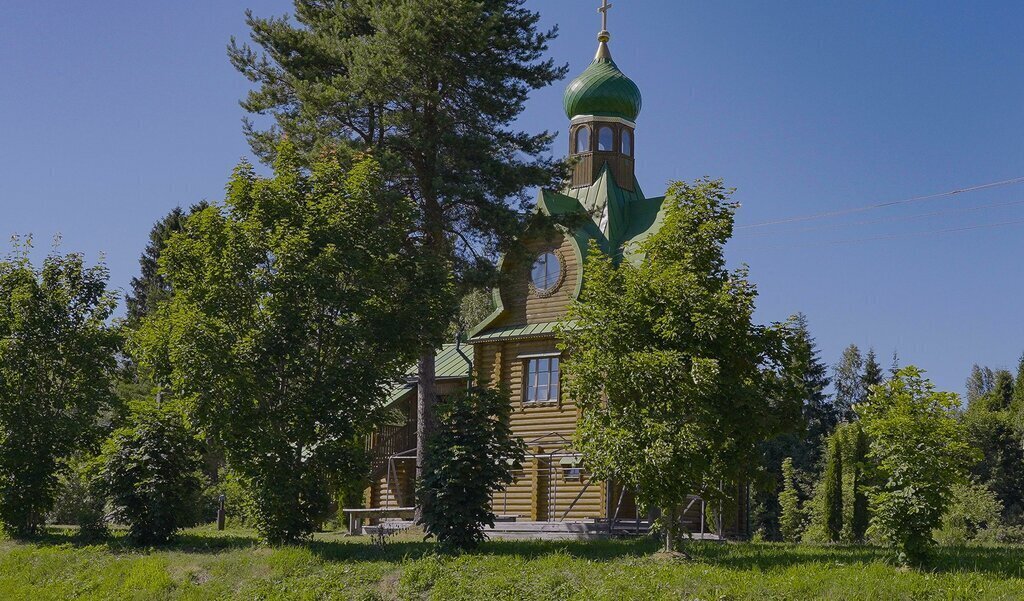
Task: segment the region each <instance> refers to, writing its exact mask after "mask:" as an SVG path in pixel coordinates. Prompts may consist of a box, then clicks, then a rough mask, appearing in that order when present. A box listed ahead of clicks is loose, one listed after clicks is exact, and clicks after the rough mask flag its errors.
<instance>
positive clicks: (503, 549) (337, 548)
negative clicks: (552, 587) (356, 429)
mask: <svg viewBox="0 0 1024 601" xmlns="http://www.w3.org/2000/svg"><path fill="white" fill-rule="evenodd" d="M306 545H307V546H308V547H309V549H310V550H311V551H313V552H314V553H316V554H317V555H318V556H320V557H321V558H323V559H324V560H326V561H402V560H407V559H418V558H420V557H424V556H426V555H438V554H440V553H439V551H438V547H437V544H436V543H434V542H431V541H418V540H401V541H393V542H389V543H387V544H386V545H383V546H377V545H374V544H372V543H370V542H369V541H368V540H367V539H363V538H356V539H348V540H342V541H332V540H313V541H311V542H309V543H307V544H306ZM657 550H658V543H657V541H654V540H652V539H650V538H641V539H629V540H597V541H511V540H494V541H487V542H485V543H484V544H483V545H481V546H480V547H479V548H478V549H477V550H476V551H474V552H473V553H472V554H473V555H478V556H488V555H491V556H505V557H521V558H524V559H536V558H540V557H545V556H548V555H553V554H562V555H567V556H570V557H575V558H579V559H586V560H590V561H602V560H603V561H608V560H613V559H622V558H627V557H643V556H645V555H650V554H651V553H654V552H655V551H657Z"/></svg>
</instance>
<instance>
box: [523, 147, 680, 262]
mask: <svg viewBox="0 0 1024 601" xmlns="http://www.w3.org/2000/svg"><path fill="white" fill-rule="evenodd" d="M664 200H665V197H664V196H661V197H657V198H646V197H645V196H644V193H643V190H642V189H641V188H640V183H639V182H637V181H636V180H635V179H634V181H633V189H632V190H627V189H625V188H622V187H620V186H619V185H618V183H617V182H616V181H615V176H614V175H613V174H612V171H611V169H609V168H608V165H607V164H605V165H604V167H603V168H602V169H601V175H600V176H598V178H597V181H595V182H594V183H593V184H591V185H589V186H583V187H580V188H570V189H568V190H563V191H562V192H549V191H542V192H541V193H540V194H539V195H538V198H537V209H538V210H539V211H542V212H544V213H546V214H548V215H552V216H557V215H571V214H585V215H588V216H589V217H590V219H589V220H586V221H585V222H584V223H583V224H582V225H581V226H580V227H578V228H577V229H576V231H574V232H573V236H574V237H575V238H576V240H577V241H578V242H579V243H580V245H581V246H582V251H583V253H584V255H585V254H586V248H587V246H588V245H589V242H590V240H596V241H597V243H598V244H599V245H600V246H601V250H603V251H604V252H605V253H607V254H609V255H611V256H612V257H614V258H616V259H621V258H623V257H627V258H629V259H630V260H632V259H633V258H635V257H636V256H637V254H636V249H635V248H631V247H635V244H633V243H635V242H639V241H641V240H643V239H644V238H646V237H647V236H649V235H650V234H651V233H652V232H654V231H657V229H658V228H659V227H660V226H661V222H662V220H663V218H664V215H663V208H664V207H663V205H664Z"/></svg>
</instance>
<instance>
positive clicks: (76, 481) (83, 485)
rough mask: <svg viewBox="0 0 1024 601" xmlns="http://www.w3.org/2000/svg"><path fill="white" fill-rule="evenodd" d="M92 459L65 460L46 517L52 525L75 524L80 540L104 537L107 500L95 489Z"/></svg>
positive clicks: (73, 458) (76, 457)
mask: <svg viewBox="0 0 1024 601" xmlns="http://www.w3.org/2000/svg"><path fill="white" fill-rule="evenodd" d="M95 475H96V463H95V457H89V456H85V455H82V454H79V455H75V456H73V457H72V458H71V459H69V460H68V462H67V465H66V466H65V467H64V469H63V470H61V471H60V473H59V474H58V476H57V487H56V494H55V496H54V503H53V508H52V509H51V510H50V513H49V514H48V515H47V517H46V521H47V522H49V523H51V524H60V525H75V526H78V528H79V534H80V538H83V539H86V540H98V539H101V538H103V537H104V536H105V535H106V534H107V524H106V500H105V499H104V498H103V495H102V493H100V492H99V491H97V490H96V486H95V484H94V479H95Z"/></svg>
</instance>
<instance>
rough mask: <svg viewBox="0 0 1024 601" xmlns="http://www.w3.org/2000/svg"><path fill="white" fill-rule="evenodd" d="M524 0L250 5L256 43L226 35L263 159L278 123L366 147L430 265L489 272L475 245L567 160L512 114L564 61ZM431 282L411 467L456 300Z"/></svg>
mask: <svg viewBox="0 0 1024 601" xmlns="http://www.w3.org/2000/svg"><path fill="white" fill-rule="evenodd" d="M524 4H525V2H524V0H295V3H294V6H295V15H294V20H291V19H288V18H267V19H264V18H258V17H255V16H254V15H253V14H252V13H251V12H250V13H248V24H249V27H250V28H251V30H252V31H251V36H252V39H253V41H254V42H255V45H256V46H257V47H258V48H259V49H260V50H255V49H253V48H252V47H250V46H247V45H239V44H238V43H236V42H235V40H232V41H231V44H230V46H229V50H228V53H229V56H230V59H231V62H232V64H233V65H234V66H235V67H236V68H237V69H238V70H239V71H240V72H242V73H243V74H244V75H245V76H246V77H247V78H249V80H250V81H252V82H253V83H254V84H256V85H257V88H256V89H255V90H253V91H251V92H250V93H249V95H248V96H247V98H246V99H245V100H244V101H243V102H242V106H243V107H244V108H245V109H246V110H247V111H249V112H250V113H253V114H260V115H271V116H272V117H273V118H274V120H275V125H274V126H273V127H271V128H270V129H267V130H258V129H257V128H256V127H255V126H254V125H253V124H252V123H251V122H248V121H247V122H246V134H247V136H248V138H249V141H250V143H251V145H252V148H253V150H254V151H255V152H256V153H257V154H258V155H259V156H260V157H262V158H263V159H265V160H269V159H271V158H272V157H273V155H274V152H275V147H276V142H277V140H278V139H279V137H280V136H281V135H287V136H288V138H289V140H290V141H291V143H292V144H294V145H295V146H296V147H297V149H298V151H299V152H300V153H301V154H302V155H304V156H305V157H306V159H305V160H306V162H307V163H308V162H310V158H311V157H316V156H317V155H319V154H320V153H323V152H331V153H334V154H336V155H337V156H339V159H340V160H342V162H343V163H344V161H346V160H348V159H349V158H351V157H354V156H357V155H359V154H360V153H364V152H372V153H373V154H374V155H375V157H376V159H377V160H378V162H380V163H381V164H382V165H383V168H384V173H385V177H386V179H387V183H388V184H390V185H391V186H392V187H394V188H395V189H397V190H398V191H400V192H401V193H402V194H403V195H404V196H407V197H408V198H410V199H412V200H413V201H414V203H415V204H416V206H417V209H418V216H417V220H416V222H417V224H418V228H419V231H418V232H417V233H416V235H415V240H416V241H417V242H418V243H419V244H420V245H421V246H422V247H423V248H424V249H426V250H427V251H428V252H427V253H426V256H428V257H430V258H431V259H432V261H433V262H434V264H435V266H436V265H441V266H444V267H446V268H448V267H450V268H454V270H455V273H456V274H457V276H458V277H459V278H461V279H462V280H463V281H466V280H472V279H474V275H476V274H479V273H480V272H481V271H482V272H483V273H489V274H493V266H492V265H491V264H490V262H489V261H486V260H484V259H482V258H481V256H492V255H493V252H489V251H495V250H499V251H504V250H508V248H509V246H510V242H511V241H512V240H513V239H514V237H515V236H517V235H518V234H519V233H520V232H522V230H523V227H524V225H525V217H524V215H526V214H527V212H526V211H525V210H524V209H525V208H526V202H527V200H528V198H529V197H528V194H529V192H530V191H532V189H533V188H536V187H538V186H549V185H552V184H554V183H555V182H556V180H559V179H561V178H562V176H563V174H564V172H565V170H564V168H563V167H562V165H561V163H559V162H556V161H554V160H552V159H550V158H547V155H548V151H549V150H550V145H551V142H552V140H553V137H554V136H553V135H552V134H550V133H548V132H541V133H538V134H530V133H527V132H523V131H519V130H518V129H516V127H515V124H516V120H517V118H518V117H519V115H520V114H521V113H522V111H523V109H524V105H525V102H526V100H527V98H528V96H529V94H530V93H531V92H532V91H534V90H537V89H540V88H543V87H545V86H548V85H550V84H551V83H553V82H555V81H557V80H559V79H561V78H562V77H564V75H565V73H566V68H565V67H561V66H556V65H555V64H554V63H553V62H552V61H551V60H549V59H545V58H544V54H545V52H546V51H547V47H548V43H549V42H550V41H551V40H552V39H554V37H555V36H556V34H557V31H556V30H554V29H553V30H550V31H541V30H539V29H538V22H539V20H540V16H539V15H538V14H537V13H536V12H534V11H531V10H528V9H526V8H524V7H523V6H524ZM481 250H483V251H484V252H483V253H481V252H480V251H481ZM481 268H482V269H481ZM435 292H436V296H437V298H436V299H435V301H434V304H435V305H436V306H435V308H434V311H433V314H434V316H435V319H436V323H435V324H433V325H434V326H435V327H433V328H432V330H431V331H426V332H424V335H425V339H423V340H420V341H418V342H419V344H420V345H421V349H422V350H421V354H420V364H419V374H418V382H419V386H418V390H419V393H418V394H419V398H418V401H417V404H418V411H419V414H420V415H422V416H424V417H423V419H420V420H419V427H420V431H419V432H418V434H417V439H418V442H417V447H418V448H417V450H418V452H419V456H420V458H421V460H420V462H419V465H420V466H422V464H423V462H424V461H425V459H426V455H427V449H426V447H425V442H426V440H427V439H428V438H429V434H430V430H431V429H432V427H433V423H434V418H433V409H432V406H433V403H434V398H435V385H434V363H433V358H434V349H435V347H436V345H437V344H439V343H440V342H441V340H442V338H443V335H444V331H445V328H446V327H447V325H448V324H449V323H450V322H451V321H452V319H453V318H454V316H455V313H456V311H457V298H456V294H455V290H454V288H453V287H445V286H441V287H439V289H438V290H436V291H435ZM413 342H417V341H413ZM418 469H419V468H418Z"/></svg>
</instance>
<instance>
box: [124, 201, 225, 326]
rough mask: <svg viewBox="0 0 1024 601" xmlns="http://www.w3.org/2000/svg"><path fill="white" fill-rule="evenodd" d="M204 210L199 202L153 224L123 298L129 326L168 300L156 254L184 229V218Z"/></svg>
mask: <svg viewBox="0 0 1024 601" xmlns="http://www.w3.org/2000/svg"><path fill="white" fill-rule="evenodd" d="M208 206H209V204H208V203H207V202H205V201H204V202H200V203H199V204H196V205H193V206H192V208H191V209H189V211H188V212H186V211H185V210H183V209H182V208H181V207H175V208H174V209H173V210H171V212H170V213H168V214H167V215H164V217H163V218H162V219H161V220H160V221H157V222H156V223H154V224H153V229H151V230H150V232H149V244H147V245H146V249H145V250H144V251H142V256H141V257H139V275H138V277H134V278H132V291H131V293H129V294H128V295H127V297H126V298H125V301H126V303H127V306H128V321H129V323H138V321H139V320H140V319H142V318H143V317H145V316H146V315H148V314H149V313H150V312H151V311H152V310H153V308H154V307H156V306H157V305H158V304H159V303H160V302H161V301H164V300H167V299H168V298H169V297H170V295H171V287H170V284H168V283H167V280H166V279H164V277H163V276H162V275H160V273H159V261H160V254H161V253H162V252H163V250H164V247H165V246H166V245H167V241H168V240H170V239H171V236H173V235H174V234H175V233H177V232H180V231H182V230H183V229H185V220H186V219H188V216H189V215H191V214H193V213H195V212H197V211H202V210H203V209H205V208H207V207H208Z"/></svg>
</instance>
